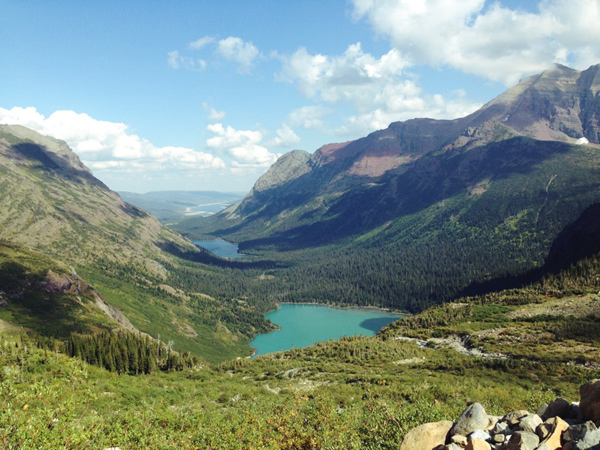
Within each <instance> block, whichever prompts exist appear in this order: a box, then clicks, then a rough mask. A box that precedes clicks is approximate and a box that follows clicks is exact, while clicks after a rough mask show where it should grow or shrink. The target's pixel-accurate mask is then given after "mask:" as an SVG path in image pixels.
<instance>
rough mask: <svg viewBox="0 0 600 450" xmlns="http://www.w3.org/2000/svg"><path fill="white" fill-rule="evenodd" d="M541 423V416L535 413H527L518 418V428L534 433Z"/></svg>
mask: <svg viewBox="0 0 600 450" xmlns="http://www.w3.org/2000/svg"><path fill="white" fill-rule="evenodd" d="M541 423H542V418H541V417H540V416H538V415H537V414H527V415H526V416H525V417H521V419H520V420H519V429H521V430H523V431H529V432H530V433H535V430H536V429H537V427H538V426H539V425H540V424H541Z"/></svg>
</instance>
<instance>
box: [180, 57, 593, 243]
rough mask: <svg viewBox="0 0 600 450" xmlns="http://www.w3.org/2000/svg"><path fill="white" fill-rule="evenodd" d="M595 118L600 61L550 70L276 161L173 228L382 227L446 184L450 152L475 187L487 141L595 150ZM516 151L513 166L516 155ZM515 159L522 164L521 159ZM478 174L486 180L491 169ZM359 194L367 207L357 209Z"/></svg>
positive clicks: (245, 231)
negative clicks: (355, 223)
mask: <svg viewBox="0 0 600 450" xmlns="http://www.w3.org/2000/svg"><path fill="white" fill-rule="evenodd" d="M599 119H600V65H596V66H592V67H590V68H589V69H587V70H585V71H583V72H580V71H577V70H574V69H570V68H568V67H565V66H556V67H555V68H554V69H552V70H547V71H545V72H543V73H541V74H538V75H534V76H531V77H528V78H526V79H524V80H522V81H521V82H520V83H519V84H518V85H517V86H515V87H513V88H511V89H509V90H507V91H506V92H505V93H503V94H502V95H500V96H498V97H497V98H495V99H494V100H492V101H490V102H489V103H487V104H486V105H484V106H483V107H482V108H481V109H479V110H478V111H476V112H475V113H473V114H471V115H469V116H466V117H463V118H460V119H455V120H433V119H413V120H408V121H405V122H395V123H392V124H391V125H390V126H389V127H388V128H386V129H385V130H380V131H376V132H374V133H371V134H370V135H368V136H366V137H364V138H361V139H358V140H356V141H352V142H346V143H341V144H328V145H325V146H323V147H321V148H319V149H318V150H317V151H316V152H315V153H314V154H313V155H312V156H310V158H309V157H308V155H307V154H306V153H297V152H293V153H292V154H288V155H284V156H283V157H282V158H280V160H279V161H277V162H276V163H275V165H274V166H273V167H272V168H271V170H269V172H267V174H265V176H264V177H262V178H261V179H260V180H259V181H258V182H257V184H256V186H255V187H254V188H253V189H252V191H251V192H250V193H249V194H248V196H247V197H246V198H245V199H244V200H243V201H242V202H241V203H240V204H239V205H236V206H233V207H231V208H229V209H228V210H227V211H226V212H224V213H223V214H221V215H216V216H215V217H212V218H210V219H192V220H189V221H187V223H185V224H183V227H182V228H181V229H182V231H184V232H185V231H189V230H190V229H200V230H202V229H204V231H208V232H216V231H217V230H221V231H224V232H225V234H227V233H233V235H232V237H233V238H234V239H242V240H244V239H248V238H256V237H261V236H263V237H264V236H267V235H270V234H272V233H275V232H277V230H282V229H290V228H293V227H297V226H301V225H302V224H308V223H313V222H314V221H319V220H329V219H330V218H331V215H332V214H333V211H335V213H336V214H342V215H343V213H344V209H347V208H355V209H360V210H362V211H363V213H364V216H365V220H366V218H369V219H368V220H366V222H365V227H366V228H365V227H362V229H361V228H360V227H359V229H358V230H354V231H366V230H367V228H368V226H369V225H367V222H369V223H372V224H373V226H376V225H377V224H378V223H381V221H380V220H377V217H380V216H382V215H384V216H389V211H390V208H391V210H397V209H398V208H397V207H396V206H395V205H397V204H402V203H406V202H407V201H411V202H412V201H416V202H417V203H419V201H420V200H419V196H421V195H422V192H420V189H421V188H422V187H424V186H434V185H438V184H440V183H438V182H442V181H443V180H442V179H443V178H444V177H446V178H445V181H443V183H441V185H440V186H438V189H441V190H442V191H443V190H448V189H451V188H452V189H453V188H455V187H456V185H455V184H453V183H452V182H451V181H450V180H451V179H455V178H456V177H455V176H454V175H455V174H452V173H450V172H449V170H448V168H449V167H450V166H449V165H448V162H449V161H450V160H453V161H456V159H455V158H454V157H455V156H457V155H459V154H462V153H464V152H476V153H477V154H476V155H473V156H471V157H469V158H467V159H468V160H469V161H470V162H469V164H470V166H469V167H471V168H473V169H474V170H469V171H465V169H463V172H462V174H461V177H462V178H464V177H465V174H466V173H470V174H471V175H469V176H470V177H471V178H470V179H467V178H468V177H467V178H464V179H463V180H462V181H461V183H462V187H464V186H476V185H477V184H478V183H481V182H483V180H481V179H478V176H477V174H478V173H481V171H479V170H478V168H477V165H478V164H483V165H484V166H485V167H487V166H489V162H486V158H487V157H488V156H489V155H490V154H494V155H495V156H494V158H497V157H498V155H497V152H496V151H494V152H487V151H482V149H485V148H487V147H488V146H489V145H492V144H494V143H501V142H509V141H510V142H512V143H513V144H514V143H515V142H525V141H518V140H515V139H517V138H531V139H533V140H535V141H541V142H545V141H555V142H560V143H564V144H575V145H587V146H590V147H594V148H600V131H599V130H600V128H599V127H600V125H599V124H600V120H599ZM513 144H507V145H506V148H507V149H512V148H513V147H514V145H513ZM511 152H512V150H511ZM515 154H516V156H515V158H517V160H518V159H519V152H516V153H515ZM300 155H301V156H300ZM453 158H454V159H453ZM422 159H425V160H424V161H421V160H422ZM521 163H522V164H523V166H524V167H525V166H526V165H527V161H526V160H523V161H520V162H519V164H521ZM484 172H485V173H486V176H487V177H491V178H493V177H494V170H493V167H487V168H486V169H485V171H484ZM447 177H450V178H447ZM409 179H411V180H412V181H410V183H409V185H406V181H407V180H409ZM419 180H420V181H419ZM436 180H437V181H436ZM407 188H409V189H411V191H406V189H407ZM427 195H429V194H427ZM349 198H352V199H353V201H354V202H355V204H354V205H353V206H351V205H350V202H349V200H348V199H349ZM361 198H362V199H369V200H368V203H363V202H361V203H356V202H360V201H362V200H360V199H361ZM383 198H385V201H383ZM361 220H362V219H361ZM340 227H344V224H339V226H338V227H337V228H340ZM334 228H336V227H334ZM332 237H335V233H334V234H333V235H332Z"/></svg>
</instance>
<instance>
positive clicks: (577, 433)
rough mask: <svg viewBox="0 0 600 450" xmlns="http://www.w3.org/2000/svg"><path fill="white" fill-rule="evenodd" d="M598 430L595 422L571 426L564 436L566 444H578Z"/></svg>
mask: <svg viewBox="0 0 600 450" xmlns="http://www.w3.org/2000/svg"><path fill="white" fill-rule="evenodd" d="M595 430H597V428H596V425H594V422H591V421H587V422H585V423H580V424H575V425H571V426H570V427H569V429H568V430H566V431H565V432H564V433H563V435H562V440H563V441H564V442H571V441H573V442H577V441H580V440H582V439H584V438H585V436H586V435H587V434H588V433H589V432H590V431H595Z"/></svg>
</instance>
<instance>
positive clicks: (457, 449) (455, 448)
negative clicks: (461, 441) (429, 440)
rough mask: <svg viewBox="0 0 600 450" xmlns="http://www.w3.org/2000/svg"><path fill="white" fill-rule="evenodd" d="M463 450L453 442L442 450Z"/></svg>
mask: <svg viewBox="0 0 600 450" xmlns="http://www.w3.org/2000/svg"><path fill="white" fill-rule="evenodd" d="M463 449H464V447H461V446H460V445H457V444H455V443H454V442H451V443H450V444H448V445H446V446H445V447H444V450H463Z"/></svg>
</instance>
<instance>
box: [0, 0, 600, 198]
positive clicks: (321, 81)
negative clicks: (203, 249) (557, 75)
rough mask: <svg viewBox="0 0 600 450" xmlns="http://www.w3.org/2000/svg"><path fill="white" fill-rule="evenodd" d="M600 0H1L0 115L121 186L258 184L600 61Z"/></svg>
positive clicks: (229, 187) (230, 187)
mask: <svg viewBox="0 0 600 450" xmlns="http://www.w3.org/2000/svg"><path fill="white" fill-rule="evenodd" d="M598 23H600V0H544V1H541V2H538V1H535V0H531V1H516V0H511V1H508V0H501V1H498V2H491V1H485V0H410V1H409V0H348V1H341V0H340V1H333V0H332V1H322V0H318V1H317V0H288V1H282V0H228V1H212V0H211V1H209V0H196V1H191V0H190V1H176V2H159V1H133V0H131V1H109V0H104V1H94V0H91V1H86V2H81V1H68V0H64V1H49V0H45V1H33V0H0V80H2V82H1V83H0V123H20V124H23V125H26V126H29V127H31V128H34V129H36V130H38V131H40V132H42V133H44V134H49V135H52V136H55V137H57V138H60V139H64V140H65V141H67V142H68V143H69V145H70V146H71V147H72V148H73V149H74V150H75V151H76V152H77V153H78V154H79V156H80V157H81V158H82V160H83V161H84V162H85V163H86V164H87V165H88V166H89V167H90V168H91V169H92V171H93V172H94V174H95V175H96V176H97V177H99V178H100V179H101V180H103V181H104V182H105V183H107V184H108V186H109V187H111V188H113V189H115V190H131V191H137V192H146V191H150V190H170V189H187V190H207V189H213V190H223V191H246V190H248V189H250V187H251V186H252V184H253V183H254V181H255V180H256V179H257V178H258V176H260V175H261V174H262V173H264V171H265V170H267V168H268V167H269V165H270V164H272V163H273V162H274V161H275V159H276V158H277V157H278V155H280V154H282V153H285V152H287V151H290V150H293V149H297V148H300V149H304V150H307V151H310V152H313V151H314V150H316V149H317V148H318V147H320V146H321V145H324V144H327V143H330V142H343V141H347V140H351V139H356V138H358V137H361V136H364V135H366V134H368V133H369V132H371V131H374V130H377V129H380V128H384V127H386V126H387V125H388V124H389V123H390V122H392V121H397V120H406V119H410V118H413V117H434V118H454V117H458V116H462V115H466V114H468V113H470V112H472V111H474V110H475V109H477V108H478V107H479V106H481V105H482V104H483V103H485V102H487V101H488V100H490V99H492V98H493V97H494V96H496V95H498V94H499V93H501V92H502V91H503V90H505V89H506V88H507V87H509V86H511V85H513V84H515V83H516V82H518V80H519V79H520V78H522V77H523V76H527V75H530V74H532V73H536V72H540V71H542V70H544V69H546V68H549V67H551V66H552V64H553V63H555V62H558V63H562V64H567V65H569V66H571V67H574V68H577V69H585V68H587V67H588V66H589V65H591V64H596V63H599V62H600V46H599V45H598V42H600V27H599V26H598Z"/></svg>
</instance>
